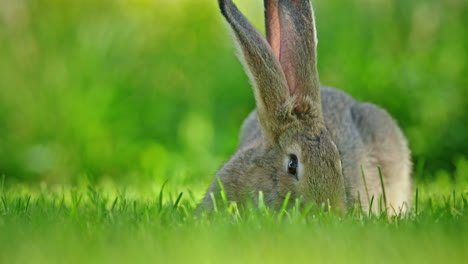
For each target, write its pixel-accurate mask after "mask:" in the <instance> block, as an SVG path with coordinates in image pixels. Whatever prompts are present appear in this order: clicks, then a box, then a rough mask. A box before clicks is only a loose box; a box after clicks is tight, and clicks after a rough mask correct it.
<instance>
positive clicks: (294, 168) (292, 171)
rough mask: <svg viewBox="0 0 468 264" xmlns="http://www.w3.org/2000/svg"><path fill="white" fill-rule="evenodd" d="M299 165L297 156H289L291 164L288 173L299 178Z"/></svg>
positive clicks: (289, 163)
mask: <svg viewBox="0 0 468 264" xmlns="http://www.w3.org/2000/svg"><path fill="white" fill-rule="evenodd" d="M298 166H299V163H298V161H297V156H296V155H294V154H290V155H289V162H288V172H289V174H291V175H293V176H295V177H296V178H297V167H298Z"/></svg>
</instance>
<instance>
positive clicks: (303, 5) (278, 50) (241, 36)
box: [201, 0, 411, 213]
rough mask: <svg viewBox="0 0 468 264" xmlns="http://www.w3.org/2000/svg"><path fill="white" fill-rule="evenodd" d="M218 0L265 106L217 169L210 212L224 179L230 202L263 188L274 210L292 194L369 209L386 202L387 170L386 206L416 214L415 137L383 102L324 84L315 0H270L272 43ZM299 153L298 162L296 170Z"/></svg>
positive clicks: (268, 15)
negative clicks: (410, 143)
mask: <svg viewBox="0 0 468 264" xmlns="http://www.w3.org/2000/svg"><path fill="white" fill-rule="evenodd" d="M218 1H219V5H220V8H221V12H222V14H223V15H224V17H225V18H226V20H227V21H228V23H229V25H230V26H231V28H232V30H233V32H234V36H235V38H236V40H237V43H238V45H239V49H240V51H241V56H240V59H241V61H242V62H243V64H244V66H245V69H246V72H247V74H248V75H249V77H250V80H251V82H252V86H253V90H254V95H255V99H256V104H257V109H256V110H255V111H254V112H252V113H251V114H250V115H249V116H248V117H247V119H246V120H245V122H244V124H243V126H242V130H241V136H240V143H239V148H238V150H237V151H236V153H235V154H234V155H233V156H232V157H231V158H230V159H229V161H228V162H226V163H225V164H224V166H223V167H222V168H221V169H220V170H219V171H218V173H217V174H216V177H215V179H214V181H213V183H212V184H211V186H210V188H209V190H208V192H207V194H206V196H205V198H204V200H203V202H202V204H201V208H205V209H210V208H212V206H213V201H212V195H214V197H215V198H216V197H217V198H218V199H219V198H220V197H219V191H220V186H219V184H218V179H219V180H220V181H221V183H222V186H223V187H224V189H225V194H226V196H227V199H228V200H229V201H235V202H238V203H241V204H242V203H243V202H245V200H246V199H253V200H254V201H255V199H257V197H258V192H260V191H261V192H263V193H264V199H265V202H266V204H267V205H269V206H271V207H279V206H280V205H281V204H282V202H283V200H284V198H285V197H286V196H287V195H288V193H289V194H290V195H291V198H293V199H294V198H299V197H302V199H303V200H304V201H305V202H306V203H308V202H314V203H317V204H323V203H327V202H328V203H330V205H332V207H334V208H338V209H341V210H345V209H346V208H349V207H351V206H353V205H355V204H356V202H357V201H358V200H359V202H360V204H361V205H362V207H363V209H364V210H368V209H369V201H370V200H371V199H372V198H371V197H374V199H375V201H376V202H375V203H374V204H376V205H377V204H379V202H378V201H379V200H381V196H382V193H383V192H382V187H381V182H380V178H379V173H378V170H377V168H378V167H381V169H382V174H383V178H384V180H383V181H384V186H385V193H386V201H387V204H386V206H387V207H388V208H393V210H391V211H390V212H393V213H398V212H399V211H400V210H402V211H405V210H407V209H408V206H409V202H410V187H411V186H410V185H411V184H410V183H411V180H410V171H411V162H410V154H409V150H408V147H407V142H406V139H405V138H404V136H403V134H402V132H401V130H400V129H399V128H398V126H397V124H396V123H395V121H394V120H393V119H392V118H391V117H390V116H389V115H388V114H387V112H385V111H384V110H382V109H381V108H379V107H377V106H375V105H372V104H368V103H358V102H356V101H355V100H354V99H353V98H352V97H350V96H349V95H347V94H345V93H343V92H341V91H338V90H336V89H333V88H327V87H320V85H319V79H318V73H317V70H316V63H317V57H316V44H317V39H316V36H315V21H314V17H313V11H312V9H311V6H310V3H309V0H265V10H266V12H265V15H266V22H267V23H266V25H267V38H268V42H267V41H266V40H265V39H264V38H263V37H262V36H261V34H260V33H258V31H257V30H256V29H255V28H254V27H253V26H252V25H251V24H250V23H249V22H248V20H247V19H246V18H245V17H244V16H243V15H242V13H241V12H240V11H239V10H238V9H237V7H236V6H235V5H234V4H233V3H232V1H231V0H218ZM296 157H297V158H296ZM294 158H296V159H297V161H298V167H297V170H296V171H293V172H291V171H290V170H289V169H288V164H289V163H290V162H291V160H292V159H294ZM361 168H362V170H361ZM362 171H363V172H364V174H365V179H366V183H367V188H366V185H365V184H364V181H363V177H362ZM359 198H360V199H359ZM380 204H381V203H380ZM377 208H378V207H377V206H375V207H373V208H372V210H376V209H377Z"/></svg>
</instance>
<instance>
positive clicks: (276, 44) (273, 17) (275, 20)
mask: <svg viewBox="0 0 468 264" xmlns="http://www.w3.org/2000/svg"><path fill="white" fill-rule="evenodd" d="M266 12H267V15H266V18H267V21H266V23H267V26H266V31H267V32H266V33H267V40H268V43H269V44H270V46H271V48H272V49H273V53H274V54H275V55H276V58H278V59H279V57H280V49H281V46H280V45H281V27H280V20H279V13H278V7H277V5H276V1H269V2H268V6H267V10H266Z"/></svg>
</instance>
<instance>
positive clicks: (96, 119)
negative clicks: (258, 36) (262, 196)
mask: <svg viewBox="0 0 468 264" xmlns="http://www.w3.org/2000/svg"><path fill="white" fill-rule="evenodd" d="M235 2H236V3H237V4H238V6H239V8H240V9H241V10H242V11H243V12H244V13H245V14H246V16H247V17H249V19H250V20H251V21H252V22H253V24H255V26H256V27H257V28H259V29H261V31H262V32H263V10H262V8H263V3H262V1H260V0H237V1H235ZM312 2H313V5H314V8H315V14H316V19H317V27H318V37H319V40H320V42H319V48H318V53H319V72H320V79H321V83H322V84H324V85H328V86H334V87H337V88H340V89H342V90H344V91H346V92H347V93H349V94H351V95H353V96H354V97H355V98H357V99H359V100H365V101H369V102H373V103H376V104H378V105H380V106H382V107H384V108H386V109H387V110H388V111H389V112H390V113H391V114H392V115H393V116H394V117H395V119H396V120H397V121H398V123H399V124H400V125H401V126H402V128H403V130H404V132H405V134H406V135H407V137H408V139H409V142H410V148H411V150H412V152H413V160H414V163H415V177H417V178H419V179H429V180H430V179H432V178H434V177H437V176H438V175H452V176H450V177H452V178H454V177H456V175H457V170H468V161H467V159H466V157H468V133H467V131H468V122H467V121H468V107H467V106H468V72H467V68H468V65H467V61H468V34H467V28H468V15H467V14H468V1H466V0H412V1H407V0H314V1H312ZM253 107H254V100H253V95H252V92H251V89H250V86H249V83H248V80H247V78H246V76H245V74H244V72H243V69H242V67H241V65H240V63H239V62H238V61H237V59H236V57H235V55H234V48H233V44H232V40H231V38H230V36H229V33H228V30H227V26H226V25H225V23H224V22H223V20H222V17H221V15H220V14H219V11H218V7H217V1H216V0H133V1H130V0H128V1H124V0H102V1H91V0H82V1H71V0H68V1H67V0H2V1H0V175H5V176H6V178H7V179H9V180H11V181H18V182H26V183H29V182H31V183H37V182H47V183H70V184H74V183H79V182H80V181H84V180H86V181H93V182H102V181H112V182H124V183H125V182H136V183H144V182H148V181H156V182H163V181H164V180H165V179H171V181H175V182H177V183H180V184H192V185H198V186H207V185H208V184H209V182H210V180H211V178H212V177H213V175H214V173H215V172H216V170H217V168H219V167H220V166H221V165H222V162H223V161H224V160H225V159H227V158H228V157H229V155H230V154H232V153H233V151H234V150H235V148H236V145H237V138H238V132H239V127H240V124H241V122H242V120H243V118H245V116H246V115H247V114H248V113H249V112H250V111H251V110H252V109H253ZM454 172H455V173H454ZM454 175H455V176H454ZM447 177H449V176H447Z"/></svg>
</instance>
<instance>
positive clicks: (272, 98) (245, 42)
mask: <svg viewBox="0 0 468 264" xmlns="http://www.w3.org/2000/svg"><path fill="white" fill-rule="evenodd" d="M218 2H219V6H220V8H221V12H222V14H223V15H224V17H225V18H226V20H227V21H228V23H229V24H230V26H231V27H232V29H233V31H234V34H235V37H236V39H237V42H238V44H239V47H240V50H241V51H242V55H243V56H241V57H243V58H241V60H242V61H243V63H244V66H245V68H246V70H247V73H248V74H249V77H250V79H251V82H252V85H253V86H254V93H255V99H256V104H257V111H258V115H259V121H260V124H261V126H262V130H263V131H264V132H265V133H266V134H265V135H266V136H274V135H272V133H273V134H274V133H275V131H277V130H278V129H279V126H281V121H280V120H279V119H280V118H281V117H278V116H279V113H280V112H281V111H280V108H281V107H282V105H283V104H284V103H285V102H286V101H287V100H288V99H289V97H290V96H289V94H288V89H287V81H286V77H285V76H284V72H283V70H282V68H281V65H280V63H279V61H278V59H277V57H276V56H275V54H274V53H273V51H272V49H271V48H270V46H269V44H268V42H267V41H266V40H265V38H264V37H263V36H262V35H261V34H260V33H259V32H258V31H257V30H256V29H255V28H254V27H253V26H252V25H251V24H250V22H249V21H248V20H247V19H246V18H245V17H244V16H243V15H242V13H241V12H240V11H239V10H238V9H237V7H236V6H235V5H234V3H233V2H232V1H231V0H218Z"/></svg>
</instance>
